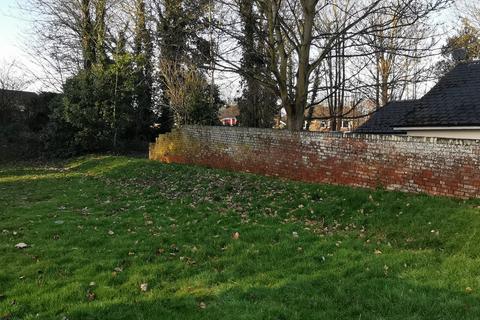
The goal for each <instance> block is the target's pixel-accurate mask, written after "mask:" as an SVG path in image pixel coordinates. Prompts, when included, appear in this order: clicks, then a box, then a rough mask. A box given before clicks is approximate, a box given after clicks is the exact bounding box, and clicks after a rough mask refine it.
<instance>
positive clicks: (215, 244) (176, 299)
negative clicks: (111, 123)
mask: <svg viewBox="0 0 480 320" xmlns="http://www.w3.org/2000/svg"><path fill="white" fill-rule="evenodd" d="M479 230H480V201H466V202H465V201H460V200H452V199H446V198H434V197H428V196H424V195H409V194H401V193H394V192H386V191H382V190H377V191H371V190H363V189H352V188H346V187H335V186H322V185H314V184H306V183H299V182H286V181H282V180H278V179H272V178H265V177H260V176H255V175H248V174H238V173H229V172H224V171H218V170H211V169H205V168H198V167H189V166H180V165H165V164H160V163H156V162H149V161H147V160H142V159H134V158H122V157H86V158H81V159H77V160H75V161H73V162H69V163H67V164H65V165H62V166H60V165H56V166H53V165H52V166H33V165H32V166H21V165H14V166H5V165H4V166H2V167H0V319H59V320H61V319H70V320H72V319H82V320H83V319H162V320H163V319H209V320H212V319H479V318H480V234H479V232H478V231H479ZM237 232H238V234H236V233H237ZM20 242H24V243H27V244H28V245H29V247H28V248H26V249H23V250H21V249H16V248H15V245H16V244H18V243H20ZM142 284H148V288H146V290H142V289H141V285H142ZM144 289H145V288H144Z"/></svg>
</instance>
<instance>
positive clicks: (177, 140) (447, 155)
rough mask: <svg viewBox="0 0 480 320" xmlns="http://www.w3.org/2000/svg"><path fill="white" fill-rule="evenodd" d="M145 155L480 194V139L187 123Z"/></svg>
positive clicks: (324, 179) (317, 178)
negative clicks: (336, 132)
mask: <svg viewBox="0 0 480 320" xmlns="http://www.w3.org/2000/svg"><path fill="white" fill-rule="evenodd" d="M150 159H152V160H158V161H162V162H167V163H172V162H173V163H183V164H196V165H203V166H208V167H213V168H221V169H228V170H236V171H244V172H253V173H258V174H264V175H271V176H280V177H284V178H289V179H295V180H302V181H309V182H320V183H331V184H339V185H348V186H358V187H367V188H375V187H379V186H381V187H384V188H386V189H389V190H400V191H407V192H424V193H428V194H432V195H445V196H453V197H459V198H473V197H480V141H473V140H450V139H437V138H414V137H400V136H380V135H345V136H344V135H341V134H325V133H311V132H300V133H291V132H288V131H276V130H268V129H267V130H265V129H251V128H248V129H247V128H227V127H199V126H186V127H183V128H181V129H177V130H175V131H174V132H172V133H169V134H166V135H162V136H160V137H159V138H158V139H157V141H156V143H154V144H152V145H151V146H150Z"/></svg>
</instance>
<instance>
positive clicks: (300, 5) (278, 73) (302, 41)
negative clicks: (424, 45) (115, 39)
mask: <svg viewBox="0 0 480 320" xmlns="http://www.w3.org/2000/svg"><path fill="white" fill-rule="evenodd" d="M450 2H451V1H450V0H427V1H418V0H387V1H385V0H383V1H382V0H375V1H373V0H361V1H321V0H300V1H298V0H255V5H256V6H257V8H258V10H259V12H260V14H261V17H262V20H263V21H264V23H265V25H266V30H267V33H266V36H265V38H264V39H262V40H263V41H264V42H265V43H266V49H267V57H268V60H267V61H268V66H269V70H270V74H271V75H272V77H273V79H274V81H271V80H270V79H269V78H265V77H262V76H261V75H252V76H253V77H256V78H257V79H258V80H259V81H262V82H263V83H264V84H265V85H268V86H270V87H271V88H272V89H273V90H274V91H275V92H276V94H277V96H278V97H279V99H280V100H281V102H282V106H283V107H284V108H285V110H286V112H287V126H288V128H289V129H290V130H294V131H297V130H301V129H302V128H303V125H304V117H305V109H306V108H307V107H308V103H309V99H308V97H309V96H310V95H311V87H312V80H313V77H314V71H315V69H317V68H318V67H320V66H321V65H322V64H323V63H325V61H326V60H327V57H328V56H329V54H330V53H332V52H334V50H335V48H336V45H337V44H338V41H339V40H340V39H342V38H344V39H345V40H347V41H348V40H352V39H356V38H359V37H361V36H362V35H365V34H371V33H373V32H378V31H379V30H389V29H391V28H392V25H393V24H394V23H395V21H397V20H398V17H402V21H403V24H405V25H414V24H415V23H416V22H417V21H418V19H419V18H420V17H423V16H426V15H428V14H430V13H432V12H435V11H437V10H440V9H442V8H444V7H445V5H447V4H449V3H450ZM398 4H400V5H398ZM230 7H234V5H231V6H230ZM334 11H339V12H342V13H344V15H343V21H342V23H341V24H339V25H340V27H339V28H338V29H336V30H335V31H334V32H328V31H327V30H328V28H327V27H328V25H326V24H325V23H332V21H331V20H332V18H333V17H335V15H334ZM378 13H383V14H384V15H385V16H386V17H387V18H386V19H385V21H384V22H383V23H381V24H370V23H369V21H368V17H370V16H371V15H374V14H378ZM329 17H330V21H329V19H328V18H329ZM234 25H235V24H233V23H231V21H227V22H226V23H225V24H224V25H223V26H224V28H223V29H222V31H223V32H224V33H226V34H229V35H231V36H233V37H234V38H237V37H238V36H239V34H238V31H239V30H238V29H234V28H232V26H234ZM232 29H233V30H232ZM240 33H241V32H240ZM334 55H335V54H334ZM219 67H220V68H222V69H223V70H228V71H233V72H238V71H239V70H241V67H240V66H239V64H238V63H236V61H232V60H231V54H227V55H225V56H224V57H223V59H222V60H221V63H219ZM290 71H293V72H290Z"/></svg>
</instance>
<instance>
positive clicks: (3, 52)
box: [0, 0, 475, 98]
mask: <svg viewBox="0 0 480 320" xmlns="http://www.w3.org/2000/svg"><path fill="white" fill-rule="evenodd" d="M23 1H26V0H0V64H5V63H9V62H11V61H13V60H15V61H16V62H17V63H20V64H21V65H23V66H24V67H25V69H26V70H35V69H37V67H36V66H35V63H34V62H33V61H32V57H30V56H29V55H28V54H27V53H26V52H25V46H26V43H28V38H25V36H24V35H25V33H26V32H27V31H28V30H29V27H30V23H31V22H30V21H29V19H28V16H26V13H25V12H23V11H21V10H20V9H19V8H18V3H22V2H23ZM472 1H475V0H472ZM454 17H455V15H454V13H453V10H450V11H448V12H445V13H444V14H443V15H442V16H441V17H437V19H441V20H442V21H446V22H449V23H451V22H452V21H454ZM0 67H1V66H0ZM219 80H220V81H222V79H219ZM223 81H225V82H231V81H229V80H228V79H223ZM29 89H30V90H40V89H41V87H40V84H38V83H34V84H32V85H31V86H30V88H29ZM237 90H238V89H237ZM226 91H228V92H229V95H235V91H236V90H235V89H234V90H232V88H230V89H227V90H226ZM232 91H233V92H232ZM225 98H229V97H225Z"/></svg>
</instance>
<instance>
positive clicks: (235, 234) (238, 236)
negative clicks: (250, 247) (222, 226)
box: [232, 232, 240, 240]
mask: <svg viewBox="0 0 480 320" xmlns="http://www.w3.org/2000/svg"><path fill="white" fill-rule="evenodd" d="M232 239H233V240H238V239H240V233H238V232H234V233H233V234H232Z"/></svg>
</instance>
